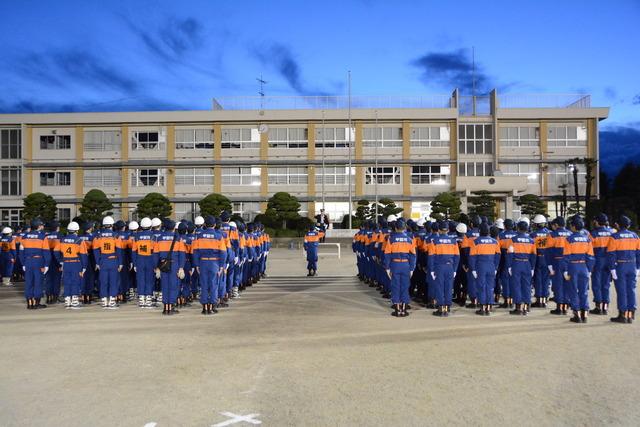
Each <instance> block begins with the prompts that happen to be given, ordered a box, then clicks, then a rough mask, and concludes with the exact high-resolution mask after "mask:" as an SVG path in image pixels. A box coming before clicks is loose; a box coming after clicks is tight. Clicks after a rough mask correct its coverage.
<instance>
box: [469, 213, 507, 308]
mask: <svg viewBox="0 0 640 427" xmlns="http://www.w3.org/2000/svg"><path fill="white" fill-rule="evenodd" d="M479 231H480V236H478V237H476V238H475V239H474V240H473V242H472V243H471V249H470V252H469V268H470V269H471V275H472V276H473V278H474V279H475V280H476V284H477V295H478V300H479V302H480V305H481V307H480V309H479V310H477V311H476V314H478V315H480V316H488V315H489V314H490V312H491V303H492V301H493V298H494V295H493V291H494V289H495V283H496V275H497V273H498V266H499V265H500V245H499V244H498V241H497V240H495V239H493V238H492V237H490V236H489V232H490V230H489V225H488V224H486V223H482V224H480V228H479Z"/></svg>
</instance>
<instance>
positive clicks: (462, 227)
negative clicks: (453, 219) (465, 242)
mask: <svg viewBox="0 0 640 427" xmlns="http://www.w3.org/2000/svg"><path fill="white" fill-rule="evenodd" d="M456 231H457V232H458V233H460V234H465V233H466V232H467V224H465V223H464V222H461V223H460V224H458V225H456Z"/></svg>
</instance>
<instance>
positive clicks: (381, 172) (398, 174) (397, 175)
mask: <svg viewBox="0 0 640 427" xmlns="http://www.w3.org/2000/svg"><path fill="white" fill-rule="evenodd" d="M375 169H376V167H375V166H368V167H367V169H365V185H376V182H377V183H378V185H401V184H402V169H401V168H400V167H399V166H378V168H377V170H375ZM387 169H390V171H389V170H387ZM385 176H386V177H388V178H390V181H392V182H384V181H385ZM381 181H382V182H381ZM396 181H397V182H396Z"/></svg>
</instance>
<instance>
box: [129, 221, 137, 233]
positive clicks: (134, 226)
mask: <svg viewBox="0 0 640 427" xmlns="http://www.w3.org/2000/svg"><path fill="white" fill-rule="evenodd" d="M138 228H140V226H139V225H138V223H137V222H135V221H131V222H130V223H129V230H131V231H135V230H137V229H138Z"/></svg>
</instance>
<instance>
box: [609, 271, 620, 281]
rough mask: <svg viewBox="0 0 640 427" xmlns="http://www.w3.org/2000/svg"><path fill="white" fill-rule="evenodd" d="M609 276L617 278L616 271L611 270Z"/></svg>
mask: <svg viewBox="0 0 640 427" xmlns="http://www.w3.org/2000/svg"><path fill="white" fill-rule="evenodd" d="M611 278H612V279H613V280H618V272H617V271H616V270H611Z"/></svg>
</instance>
